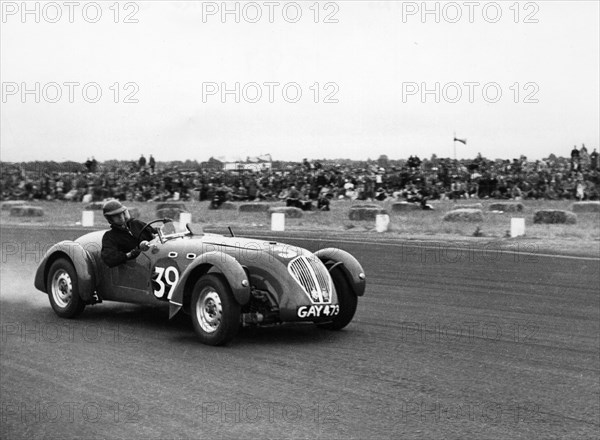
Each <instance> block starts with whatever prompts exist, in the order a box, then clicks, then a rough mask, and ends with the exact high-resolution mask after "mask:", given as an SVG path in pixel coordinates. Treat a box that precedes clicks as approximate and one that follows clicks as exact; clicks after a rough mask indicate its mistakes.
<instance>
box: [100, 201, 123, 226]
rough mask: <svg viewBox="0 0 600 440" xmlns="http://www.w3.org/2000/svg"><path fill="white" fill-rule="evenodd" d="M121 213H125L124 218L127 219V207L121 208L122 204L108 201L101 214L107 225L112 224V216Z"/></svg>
mask: <svg viewBox="0 0 600 440" xmlns="http://www.w3.org/2000/svg"><path fill="white" fill-rule="evenodd" d="M122 212H125V213H126V214H125V216H126V217H128V215H127V207H125V206H123V204H122V203H121V202H119V201H118V200H109V201H108V202H106V203H105V204H104V206H103V207H102V213H103V214H104V217H105V218H106V220H108V222H109V223H112V216H113V215H117V214H120V213H122Z"/></svg>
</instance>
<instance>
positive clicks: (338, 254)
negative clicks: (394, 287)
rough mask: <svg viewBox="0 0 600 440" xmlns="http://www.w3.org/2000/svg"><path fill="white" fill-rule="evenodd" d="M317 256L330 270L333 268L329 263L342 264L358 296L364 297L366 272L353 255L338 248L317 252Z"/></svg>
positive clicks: (341, 266)
mask: <svg viewBox="0 0 600 440" xmlns="http://www.w3.org/2000/svg"><path fill="white" fill-rule="evenodd" d="M315 255H316V256H317V257H318V258H319V259H320V260H321V261H322V262H323V264H325V265H326V267H327V268H328V269H329V268H330V267H331V265H330V264H327V263H328V262H331V263H334V264H335V263H341V264H339V266H340V268H341V269H342V271H343V272H344V275H345V276H346V279H347V280H348V283H349V284H350V286H351V287H352V290H353V291H354V293H355V294H356V296H363V295H364V294H365V287H366V277H365V271H364V269H363V268H362V266H361V265H360V263H359V262H358V260H357V259H356V258H354V257H353V256H352V254H350V253H348V252H346V251H343V250H341V249H337V248H325V249H320V250H318V251H317V252H315Z"/></svg>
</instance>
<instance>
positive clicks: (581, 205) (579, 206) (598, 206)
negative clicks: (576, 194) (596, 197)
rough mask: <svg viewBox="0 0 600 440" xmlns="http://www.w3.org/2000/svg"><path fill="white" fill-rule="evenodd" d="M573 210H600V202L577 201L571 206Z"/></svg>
mask: <svg viewBox="0 0 600 440" xmlns="http://www.w3.org/2000/svg"><path fill="white" fill-rule="evenodd" d="M571 211H573V212H600V202H575V203H573V206H572V207H571Z"/></svg>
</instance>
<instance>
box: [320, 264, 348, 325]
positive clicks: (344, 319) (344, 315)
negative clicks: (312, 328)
mask: <svg viewBox="0 0 600 440" xmlns="http://www.w3.org/2000/svg"><path fill="white" fill-rule="evenodd" d="M331 279H332V280H333V285H334V286H335V291H336V293H337V297H338V302H339V304H340V313H338V314H337V315H336V316H334V318H333V321H331V322H325V323H322V324H317V325H318V326H319V327H321V328H325V329H327V330H341V329H343V328H344V327H346V326H347V325H348V324H350V321H352V318H354V313H356V306H357V304H358V297H357V296H356V294H355V293H354V291H353V290H352V289H351V288H350V284H349V283H348V280H347V279H346V276H345V275H344V273H343V272H342V269H341V268H339V267H337V268H334V269H333V270H332V271H331Z"/></svg>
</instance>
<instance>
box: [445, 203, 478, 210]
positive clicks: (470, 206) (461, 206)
mask: <svg viewBox="0 0 600 440" xmlns="http://www.w3.org/2000/svg"><path fill="white" fill-rule="evenodd" d="M455 209H483V204H482V203H463V204H458V203H457V204H455V205H454V206H452V211H453V210H455Z"/></svg>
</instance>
